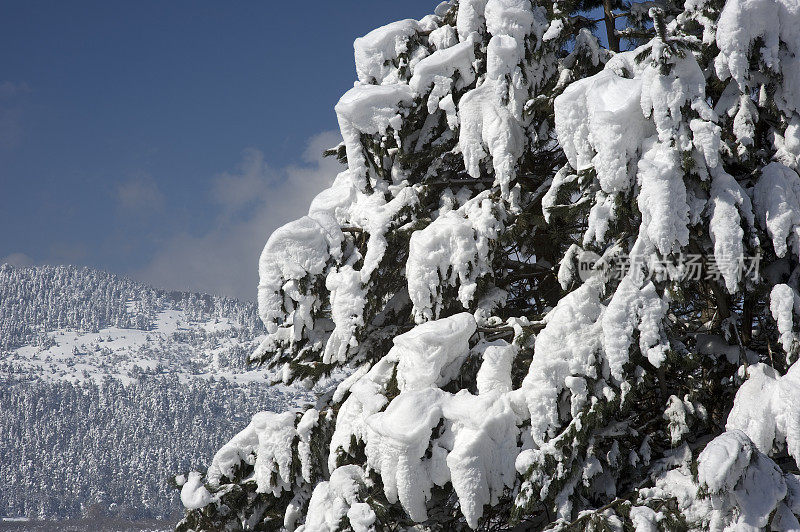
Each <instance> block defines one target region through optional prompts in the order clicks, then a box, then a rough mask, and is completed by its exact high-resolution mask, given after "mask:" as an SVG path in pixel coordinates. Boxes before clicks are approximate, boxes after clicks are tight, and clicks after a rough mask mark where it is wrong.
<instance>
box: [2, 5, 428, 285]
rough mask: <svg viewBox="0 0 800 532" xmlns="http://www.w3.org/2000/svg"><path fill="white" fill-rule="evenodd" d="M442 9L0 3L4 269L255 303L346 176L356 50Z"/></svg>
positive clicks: (377, 6)
mask: <svg viewBox="0 0 800 532" xmlns="http://www.w3.org/2000/svg"><path fill="white" fill-rule="evenodd" d="M436 3H437V2H436V1H435V0H433V1H428V0H425V1H422V0H403V1H388V0H376V1H373V2H357V1H354V0H338V1H336V2H332V1H330V0H328V1H322V0H320V1H308V0H307V1H304V2H275V1H267V0H264V1H261V2H255V1H247V2H245V1H237V2H223V1H217V2H210V1H192V2H188V1H174V0H170V1H168V2H164V1H159V2H156V1H143V0H136V1H133V0H131V1H125V2H123V1H118V0H104V1H74V2H63V1H51V2H44V1H37V0H20V1H8V0H0V262H3V261H4V260H5V261H9V262H12V263H16V264H26V263H71V264H81V265H89V266H94V267H100V268H103V269H106V270H109V271H112V272H117V273H123V274H127V275H130V276H133V277H134V278H138V279H141V280H145V281H148V282H151V283H153V284H155V285H159V286H164V287H167V288H178V289H193V290H200V291H207V292H212V293H222V294H225V295H230V296H234V297H240V298H248V299H253V298H254V295H255V285H256V282H257V278H256V273H255V272H256V261H257V258H258V254H259V253H260V250H261V247H262V246H263V244H264V242H265V241H266V238H267V237H268V235H269V233H270V231H271V230H273V229H274V228H275V227H277V226H278V225H280V224H281V223H283V222H286V221H288V220H290V219H292V218H295V217H297V216H299V215H302V214H304V212H305V208H306V206H307V203H308V201H309V200H310V198H311V197H313V195H314V192H315V191H317V190H319V189H321V188H322V187H324V186H325V185H326V183H328V182H329V181H330V180H332V178H333V177H334V175H335V174H336V172H337V171H338V167H337V164H336V163H335V162H333V161H330V160H325V161H320V158H319V156H318V154H319V152H320V151H321V149H322V148H323V147H327V145H330V144H336V143H337V142H338V138H337V134H336V133H335V129H336V119H335V115H334V112H333V106H334V104H335V103H336V101H337V100H338V98H339V96H340V95H341V94H342V93H343V92H344V91H346V90H347V89H348V88H349V87H351V86H352V83H353V81H354V80H355V69H354V66H353V50H352V42H353V39H354V38H356V37H358V36H361V35H363V34H365V33H367V32H368V31H370V30H371V29H373V28H375V27H377V26H380V25H383V24H386V23H388V22H392V21H394V20H398V19H402V18H421V17H422V16H424V15H425V14H427V13H429V12H432V11H433V9H434V7H435V6H436Z"/></svg>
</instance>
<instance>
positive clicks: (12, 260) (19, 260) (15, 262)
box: [0, 85, 33, 268]
mask: <svg viewBox="0 0 800 532" xmlns="http://www.w3.org/2000/svg"><path fill="white" fill-rule="evenodd" d="M0 87H2V85H0ZM0 264H10V265H11V266H14V267H17V268H24V267H25V266H33V259H32V258H30V257H29V256H27V255H26V254H24V253H11V254H9V255H6V256H5V257H3V258H2V259H0Z"/></svg>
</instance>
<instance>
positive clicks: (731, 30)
mask: <svg viewBox="0 0 800 532" xmlns="http://www.w3.org/2000/svg"><path fill="white" fill-rule="evenodd" d="M798 19H800V4H798V3H797V2H795V1H793V0H729V1H728V2H726V3H725V7H724V9H723V10H722V14H721V15H720V17H719V20H718V21H717V33H716V35H717V46H719V50H720V54H719V55H718V56H717V59H716V69H717V75H718V76H719V77H720V79H723V80H725V79H727V78H728V77H732V78H733V79H734V80H735V81H736V83H737V84H738V85H739V87H740V91H741V92H742V93H745V92H747V87H752V86H754V85H755V83H754V82H755V80H753V79H750V75H749V73H750V71H751V69H750V65H749V57H748V53H749V52H750V50H751V49H752V47H753V43H754V42H755V41H756V40H759V41H760V45H759V48H758V52H757V55H758V59H759V62H760V63H761V64H763V65H764V66H765V67H766V69H768V70H770V71H772V72H775V73H777V74H780V75H781V76H782V78H783V83H781V84H780V85H779V86H778V90H777V92H776V94H775V102H776V103H777V104H778V107H779V108H780V109H781V110H782V111H784V112H786V113H788V114H791V113H792V112H793V111H798V110H800V25H798V24H797V21H798Z"/></svg>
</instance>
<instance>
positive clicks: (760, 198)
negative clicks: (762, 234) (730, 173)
mask: <svg viewBox="0 0 800 532" xmlns="http://www.w3.org/2000/svg"><path fill="white" fill-rule="evenodd" d="M753 204H754V207H755V212H756V216H757V217H758V222H759V223H760V224H761V226H762V227H764V228H765V229H766V230H767V233H768V234H769V236H771V237H772V247H773V248H774V249H775V254H776V255H777V256H778V257H783V256H785V255H786V251H787V249H788V247H787V244H788V245H790V246H791V247H792V249H793V250H794V252H795V254H798V255H800V176H798V175H797V172H795V171H794V170H792V169H791V168H788V167H786V166H784V165H782V164H781V163H770V164H768V165H767V166H765V167H764V169H763V170H762V172H761V179H759V180H758V181H757V182H756V186H755V188H754V190H753Z"/></svg>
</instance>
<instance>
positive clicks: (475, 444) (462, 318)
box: [330, 313, 519, 527]
mask: <svg viewBox="0 0 800 532" xmlns="http://www.w3.org/2000/svg"><path fill="white" fill-rule="evenodd" d="M475 328H476V324H475V320H474V318H473V317H472V315H471V314H468V313H462V314H456V315H455V316H451V317H449V318H444V319H441V320H435V321H428V322H426V323H424V324H422V325H418V326H417V327H415V328H414V329H412V330H411V331H409V332H407V333H404V334H402V335H400V336H397V337H396V338H395V339H394V347H393V348H392V350H391V351H390V352H389V353H388V354H387V355H386V357H384V358H383V359H382V360H381V361H380V362H378V363H377V364H376V365H375V366H374V367H373V368H372V369H371V370H370V371H369V372H367V373H364V374H362V375H360V376H359V375H357V376H355V379H354V381H353V382H352V383H347V384H344V383H343V386H344V388H342V389H343V390H344V389H348V390H349V393H350V395H349V397H348V398H347V399H346V400H345V401H344V403H343V404H342V406H341V409H340V410H339V415H338V417H337V422H336V432H335V434H334V437H333V439H332V442H331V455H330V456H331V460H330V467H333V466H334V465H335V461H336V456H337V454H338V453H337V452H338V451H339V450H341V451H344V452H347V451H348V450H349V449H350V442H351V436H355V437H356V438H357V439H358V440H360V441H363V442H364V443H365V444H366V447H365V452H366V454H367V460H368V464H369V465H370V467H371V468H373V469H374V470H375V471H376V472H378V473H380V475H381V479H382V481H383V486H384V491H385V494H386V497H387V499H388V500H389V501H390V502H394V501H399V502H400V503H401V504H402V505H403V508H404V509H405V510H406V511H407V512H408V514H409V516H411V518H412V519H414V520H415V521H424V520H425V519H427V509H426V501H427V500H429V498H430V496H431V489H432V488H433V486H434V485H436V486H444V484H445V483H447V482H448V481H450V482H452V483H453V487H454V489H455V491H456V494H457V495H458V496H459V500H460V502H461V511H462V513H463V514H464V517H465V519H466V520H467V523H469V524H470V526H473V527H475V526H477V523H478V519H479V518H480V516H481V515H482V513H483V506H484V505H485V504H491V503H492V501H495V500H496V498H497V497H498V496H499V495H500V494H501V493H502V491H503V489H504V488H505V487H508V486H511V485H513V481H514V480H513V479H514V475H515V473H514V457H515V456H516V455H517V452H518V450H517V447H516V441H517V437H518V433H519V429H518V428H517V425H518V423H519V418H518V416H517V415H516V414H515V413H514V410H513V409H512V408H511V404H510V402H509V399H508V392H509V391H510V388H511V381H510V370H511V361H512V359H513V357H514V354H515V353H516V348H515V347H513V346H509V345H508V344H505V342H499V343H497V344H494V345H484V346H483V348H481V351H482V353H483V363H482V364H481V367H480V369H479V372H478V382H479V385H478V391H479V393H478V395H472V394H470V393H469V392H467V391H466V390H462V391H461V392H459V393H458V394H455V395H453V394H450V393H448V392H445V391H443V390H442V389H441V388H440V387H441V386H444V385H446V384H447V383H448V382H450V381H451V380H452V379H454V378H456V377H457V376H458V373H459V370H460V369H461V365H462V363H463V361H464V359H465V357H466V356H467V354H468V352H469V345H468V340H469V338H470V337H471V336H472V334H473V333H474V332H475ZM393 372H396V378H397V386H398V388H399V389H400V394H399V395H397V396H396V397H395V398H394V399H392V400H391V401H387V399H386V396H385V393H386V390H387V385H388V382H389V380H390V378H391V375H392V373H393ZM337 393H339V392H337ZM387 404H388V405H387ZM384 406H386V408H385V409H384V408H383V407H384ZM442 423H443V425H442V430H440V431H439V432H438V435H436V436H435V437H434V432H433V429H434V428H435V427H436V426H437V425H440V424H442ZM429 449H431V454H430V456H427V455H426V451H427V450H429Z"/></svg>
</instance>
